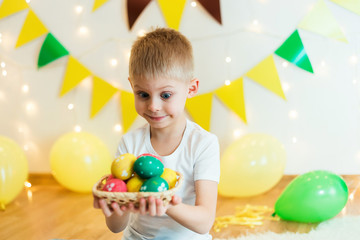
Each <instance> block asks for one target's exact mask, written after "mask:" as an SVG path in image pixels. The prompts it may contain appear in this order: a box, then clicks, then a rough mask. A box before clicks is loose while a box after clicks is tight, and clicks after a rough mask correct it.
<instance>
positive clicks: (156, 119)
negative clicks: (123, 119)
mask: <svg viewBox="0 0 360 240" xmlns="http://www.w3.org/2000/svg"><path fill="white" fill-rule="evenodd" d="M147 116H148V118H150V119H151V120H152V121H161V120H162V119H164V118H165V117H166V116H150V115H147Z"/></svg>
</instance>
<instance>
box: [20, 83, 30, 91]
mask: <svg viewBox="0 0 360 240" xmlns="http://www.w3.org/2000/svg"><path fill="white" fill-rule="evenodd" d="M21 90H22V91H23V93H27V92H29V85H26V84H24V85H23V86H22V88H21Z"/></svg>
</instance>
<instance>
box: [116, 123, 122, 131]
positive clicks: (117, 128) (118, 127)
mask: <svg viewBox="0 0 360 240" xmlns="http://www.w3.org/2000/svg"><path fill="white" fill-rule="evenodd" d="M121 130H122V127H121V125H120V124H115V126H114V131H115V132H121Z"/></svg>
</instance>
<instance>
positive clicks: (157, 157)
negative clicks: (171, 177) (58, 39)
mask: <svg viewBox="0 0 360 240" xmlns="http://www.w3.org/2000/svg"><path fill="white" fill-rule="evenodd" d="M142 156H151V157H154V158H156V159H158V160H159V161H160V162H162V163H164V162H163V160H162V159H161V158H160V157H159V156H156V155H154V154H151V153H144V154H141V155H139V156H138V158H139V157H142Z"/></svg>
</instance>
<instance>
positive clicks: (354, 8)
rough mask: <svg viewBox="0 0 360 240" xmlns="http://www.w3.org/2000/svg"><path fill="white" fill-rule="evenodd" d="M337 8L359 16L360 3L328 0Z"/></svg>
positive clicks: (357, 1)
mask: <svg viewBox="0 0 360 240" xmlns="http://www.w3.org/2000/svg"><path fill="white" fill-rule="evenodd" d="M330 1H332V2H334V3H336V4H338V5H339V6H341V7H343V8H345V9H347V10H349V11H351V12H353V13H356V14H358V15H360V1H359V0H330Z"/></svg>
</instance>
